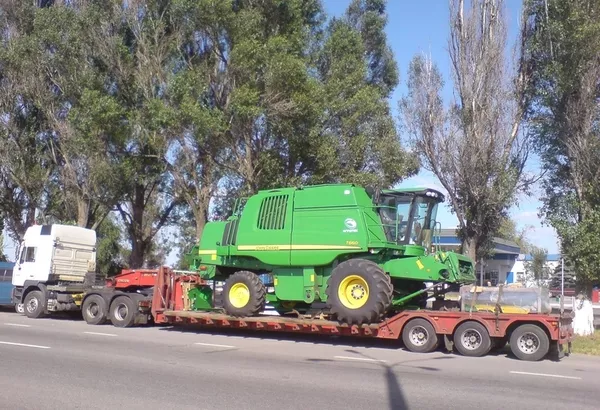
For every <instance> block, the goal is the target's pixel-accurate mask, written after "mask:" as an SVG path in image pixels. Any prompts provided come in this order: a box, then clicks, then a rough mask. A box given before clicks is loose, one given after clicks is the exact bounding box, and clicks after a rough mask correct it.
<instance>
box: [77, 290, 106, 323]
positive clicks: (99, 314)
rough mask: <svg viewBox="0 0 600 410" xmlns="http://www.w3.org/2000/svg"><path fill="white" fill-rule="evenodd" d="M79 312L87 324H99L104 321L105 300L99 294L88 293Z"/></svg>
mask: <svg viewBox="0 0 600 410" xmlns="http://www.w3.org/2000/svg"><path fill="white" fill-rule="evenodd" d="M81 314H82V316H83V318H84V319H85V321H86V323H87V324H88V325H100V324H102V323H104V322H105V321H106V302H105V301H104V298H102V296H99V295H90V296H88V297H87V298H85V300H84V301H83V305H82V306H81Z"/></svg>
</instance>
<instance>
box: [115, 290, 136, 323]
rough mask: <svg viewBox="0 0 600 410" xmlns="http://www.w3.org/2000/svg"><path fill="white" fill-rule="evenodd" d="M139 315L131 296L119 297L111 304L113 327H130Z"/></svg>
mask: <svg viewBox="0 0 600 410" xmlns="http://www.w3.org/2000/svg"><path fill="white" fill-rule="evenodd" d="M136 314H137V306H136V303H135V302H134V301H133V300H131V298H130V297H129V296H124V295H122V296H117V297H116V298H114V299H113V301H112V302H111V304H110V309H109V318H110V322H111V323H112V324H113V326H116V327H130V326H132V325H133V322H134V321H135V316H136Z"/></svg>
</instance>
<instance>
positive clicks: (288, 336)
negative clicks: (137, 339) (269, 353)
mask: <svg viewBox="0 0 600 410" xmlns="http://www.w3.org/2000/svg"><path fill="white" fill-rule="evenodd" d="M159 329H160V330H161V331H165V332H178V333H196V334H206V335H211V336H224V335H225V336H234V337H239V338H244V339H250V340H256V341H260V340H279V341H286V342H290V343H294V342H296V343H313V344H315V345H322V344H327V345H330V346H343V347H377V348H384V349H389V350H398V349H399V348H401V347H403V346H402V342H401V341H400V340H397V339H375V338H372V339H371V338H358V337H353V336H340V335H323V334H310V333H281V332H277V331H256V330H244V329H235V328H219V329H211V328H206V327H205V328H202V327H200V326H194V325H187V326H186V325H180V326H175V327H171V326H163V327H160V328H159ZM405 351H408V350H405Z"/></svg>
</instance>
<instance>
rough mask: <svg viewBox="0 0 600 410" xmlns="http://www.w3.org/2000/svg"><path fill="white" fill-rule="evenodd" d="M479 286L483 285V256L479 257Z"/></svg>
mask: <svg viewBox="0 0 600 410" xmlns="http://www.w3.org/2000/svg"><path fill="white" fill-rule="evenodd" d="M479 264H480V267H479V286H483V258H480V259H479Z"/></svg>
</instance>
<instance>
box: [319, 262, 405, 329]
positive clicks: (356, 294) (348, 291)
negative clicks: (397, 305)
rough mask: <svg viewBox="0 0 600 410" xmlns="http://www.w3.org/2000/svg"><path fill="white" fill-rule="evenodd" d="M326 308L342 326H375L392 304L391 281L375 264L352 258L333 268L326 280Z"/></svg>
mask: <svg viewBox="0 0 600 410" xmlns="http://www.w3.org/2000/svg"><path fill="white" fill-rule="evenodd" d="M327 282H328V283H327V289H326V290H325V292H326V294H327V306H328V307H329V309H330V311H331V313H332V314H333V316H335V317H336V318H337V320H338V321H340V322H342V323H348V324H350V325H352V324H356V325H362V324H369V323H376V322H379V320H381V317H382V316H383V315H384V314H385V313H386V312H387V310H388V309H389V307H390V305H391V304H392V292H393V290H394V288H393V286H392V282H391V278H390V276H389V275H387V274H386V273H385V272H384V271H383V269H381V268H380V267H379V265H377V264H376V263H375V262H372V261H369V260H365V259H350V260H347V261H345V262H342V263H340V264H339V265H338V266H336V267H335V268H334V269H333V272H332V273H331V276H330V277H329V279H328V281H327Z"/></svg>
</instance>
